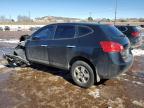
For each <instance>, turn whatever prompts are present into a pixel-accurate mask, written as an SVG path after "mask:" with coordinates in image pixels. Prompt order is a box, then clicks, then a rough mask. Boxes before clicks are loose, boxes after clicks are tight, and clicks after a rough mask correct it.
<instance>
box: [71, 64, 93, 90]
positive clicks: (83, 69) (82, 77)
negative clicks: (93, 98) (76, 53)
mask: <svg viewBox="0 0 144 108" xmlns="http://www.w3.org/2000/svg"><path fill="white" fill-rule="evenodd" d="M71 76H72V79H73V81H74V82H75V83H76V84H77V85H78V86H80V87H83V88H88V87H91V86H92V85H93V84H94V70H93V69H92V68H91V66H90V65H89V64H87V63H86V62H84V61H76V62H74V63H73V64H72V67H71Z"/></svg>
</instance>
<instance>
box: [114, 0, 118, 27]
mask: <svg viewBox="0 0 144 108" xmlns="http://www.w3.org/2000/svg"><path fill="white" fill-rule="evenodd" d="M117 5H118V3H117V0H115V20H114V25H115V24H116V20H117V7H118V6H117Z"/></svg>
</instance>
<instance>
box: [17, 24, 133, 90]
mask: <svg viewBox="0 0 144 108" xmlns="http://www.w3.org/2000/svg"><path fill="white" fill-rule="evenodd" d="M23 50H24V52H25V56H26V60H27V61H29V62H30V63H40V64H45V65H49V66H54V67H58V68H62V69H66V70H70V72H71V76H72V79H73V80H74V82H75V83H76V84H77V85H79V86H81V87H85V88H87V87H90V86H92V85H93V84H94V83H95V82H99V81H100V80H101V79H110V78H112V77H114V76H117V75H119V74H120V73H122V72H125V71H127V70H128V69H129V68H130V67H131V65H132V63H133V55H132V53H131V51H130V42H129V40H128V38H127V37H126V36H125V35H124V34H123V33H122V32H120V31H119V30H118V29H117V28H116V27H114V26H113V25H104V24H92V23H59V24H51V25H47V26H45V27H42V28H41V29H39V30H38V31H36V32H35V33H34V34H32V35H31V36H30V38H28V39H26V43H25V48H24V49H23ZM17 55H18V54H17Z"/></svg>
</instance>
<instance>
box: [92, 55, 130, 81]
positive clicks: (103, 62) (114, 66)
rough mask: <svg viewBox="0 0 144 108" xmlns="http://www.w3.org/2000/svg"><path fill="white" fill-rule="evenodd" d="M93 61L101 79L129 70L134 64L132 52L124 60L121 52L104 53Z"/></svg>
mask: <svg viewBox="0 0 144 108" xmlns="http://www.w3.org/2000/svg"><path fill="white" fill-rule="evenodd" d="M93 63H94V65H95V67H96V71H97V73H98V75H99V76H100V79H110V78H112V77H115V76H117V75H119V74H121V73H123V72H126V71H128V69H129V68H130V67H131V66H132V64H133V55H132V54H130V55H129V56H128V58H127V60H123V58H122V57H121V55H120V54H115V53H111V54H103V55H101V56H100V57H98V60H94V61H93Z"/></svg>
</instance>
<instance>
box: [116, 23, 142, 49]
mask: <svg viewBox="0 0 144 108" xmlns="http://www.w3.org/2000/svg"><path fill="white" fill-rule="evenodd" d="M116 27H117V28H118V29H119V30H120V31H121V32H123V33H124V34H125V35H126V36H127V37H128V38H129V40H130V42H131V48H136V47H139V46H141V44H142V37H141V31H140V29H139V28H138V27H137V26H130V25H126V26H125V25H116Z"/></svg>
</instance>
